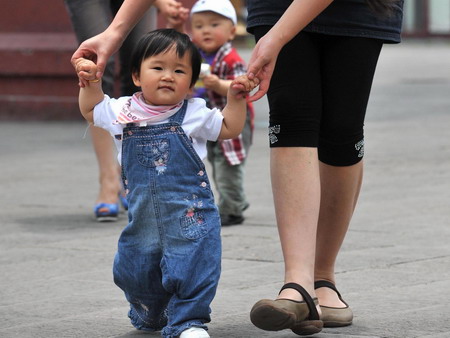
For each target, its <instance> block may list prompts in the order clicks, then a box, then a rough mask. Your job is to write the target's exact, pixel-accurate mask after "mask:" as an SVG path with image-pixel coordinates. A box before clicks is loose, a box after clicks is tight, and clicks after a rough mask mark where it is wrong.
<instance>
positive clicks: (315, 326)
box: [250, 283, 323, 335]
mask: <svg viewBox="0 0 450 338" xmlns="http://www.w3.org/2000/svg"><path fill="white" fill-rule="evenodd" d="M288 288H290V289H295V290H297V291H298V292H299V293H300V294H301V295H302V296H303V299H304V301H301V302H299V301H295V300H291V299H277V300H272V299H262V300H260V301H258V302H257V303H256V304H255V305H254V306H253V308H252V310H251V311H250V320H251V322H252V323H253V325H255V326H256V327H258V328H260V329H262V330H266V331H280V330H284V329H291V330H292V332H294V333H295V334H298V335H311V334H314V333H318V332H320V331H321V330H322V327H323V323H322V321H321V320H320V318H319V314H318V312H317V309H316V306H317V304H318V300H317V298H314V299H313V298H311V296H310V295H309V293H308V292H307V291H306V290H305V289H304V288H303V287H301V286H300V285H298V284H296V283H287V284H285V285H284V286H283V287H282V288H281V290H280V292H281V291H283V290H284V289H288Z"/></svg>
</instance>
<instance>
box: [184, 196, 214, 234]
mask: <svg viewBox="0 0 450 338" xmlns="http://www.w3.org/2000/svg"><path fill="white" fill-rule="evenodd" d="M185 201H187V202H188V204H189V206H188V208H187V209H186V213H185V214H184V215H183V216H182V217H181V231H182V233H183V236H184V237H186V238H187V239H198V238H200V237H203V236H205V235H206V234H207V232H208V229H207V227H206V221H205V217H204V216H203V212H202V211H201V208H202V207H203V201H202V200H199V199H198V197H197V195H195V194H193V195H192V197H191V198H185Z"/></svg>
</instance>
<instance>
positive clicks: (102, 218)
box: [97, 216, 119, 222]
mask: <svg viewBox="0 0 450 338" xmlns="http://www.w3.org/2000/svg"><path fill="white" fill-rule="evenodd" d="M118 219H119V218H118V217H117V216H100V217H97V222H115V221H117V220H118Z"/></svg>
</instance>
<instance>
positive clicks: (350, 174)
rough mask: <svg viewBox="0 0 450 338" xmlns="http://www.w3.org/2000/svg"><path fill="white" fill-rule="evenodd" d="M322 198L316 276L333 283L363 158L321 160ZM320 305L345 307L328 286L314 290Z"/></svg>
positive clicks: (354, 204) (361, 174)
mask: <svg viewBox="0 0 450 338" xmlns="http://www.w3.org/2000/svg"><path fill="white" fill-rule="evenodd" d="M319 167H320V183H321V187H322V189H321V201H320V213H319V223H318V227H317V249H316V265H315V279H316V280H327V281H330V282H333V283H335V275H334V272H335V271H334V265H335V263H336V258H337V255H338V253H339V250H340V248H341V245H342V243H343V241H344V238H345V235H346V233H347V230H348V227H349V224H350V220H351V218H352V215H353V211H354V209H355V206H356V203H357V201H358V196H359V192H360V189H361V183H362V177H363V161H360V162H358V163H357V164H355V165H352V166H347V167H335V166H330V165H327V164H324V163H322V162H320V165H319ZM316 293H317V296H318V297H319V301H320V304H321V305H327V306H334V307H344V306H345V304H343V303H342V302H341V301H340V300H339V298H338V297H337V295H336V293H335V292H334V291H332V290H331V289H329V288H320V289H318V290H316Z"/></svg>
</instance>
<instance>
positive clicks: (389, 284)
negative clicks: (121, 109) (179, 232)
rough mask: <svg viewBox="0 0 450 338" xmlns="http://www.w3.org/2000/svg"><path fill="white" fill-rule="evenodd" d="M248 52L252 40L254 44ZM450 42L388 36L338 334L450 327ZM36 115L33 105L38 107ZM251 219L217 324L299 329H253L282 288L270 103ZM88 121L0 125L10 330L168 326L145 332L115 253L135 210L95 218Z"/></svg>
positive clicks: (254, 169) (230, 246)
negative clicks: (256, 307)
mask: <svg viewBox="0 0 450 338" xmlns="http://www.w3.org/2000/svg"><path fill="white" fill-rule="evenodd" d="M243 53H244V54H245V55H248V53H249V51H243ZM449 60H450V42H437V43H411V42H409V43H408V42H405V43H404V44H402V45H400V46H386V47H385V50H384V51H383V53H382V57H381V59H380V64H379V69H378V72H377V75H376V79H375V83H374V88H373V95H372V98H371V102H370V107H369V110H368V118H367V123H366V143H367V146H366V172H365V182H364V185H363V191H362V195H361V199H360V202H359V206H358V208H357V211H356V214H355V216H354V219H353V222H352V225H351V229H350V231H349V233H348V236H347V239H346V242H345V244H344V247H343V249H342V252H341V255H340V258H339V265H338V267H337V272H338V275H337V279H338V287H339V288H340V290H341V293H342V294H343V295H344V296H345V299H346V300H347V301H348V302H349V303H350V304H351V306H352V308H353V310H354V312H355V319H354V325H352V326H350V327H347V328H341V329H325V330H324V331H323V332H322V333H320V334H318V335H316V337H318V338H326V337H365V338H367V337H450V321H449V318H450V307H449V306H448V303H449V301H450V293H449V289H450V244H449V243H450V131H449V130H450V71H449V70H450V67H449ZM31 113H32V112H30V114H31ZM257 113H258V114H257V115H258V117H257V119H258V123H257V126H258V128H257V130H256V135H255V144H254V146H253V148H252V150H251V157H250V159H249V162H248V169H247V170H248V173H247V178H248V179H247V182H246V188H247V191H248V196H249V199H250V201H251V207H250V209H249V210H248V211H247V214H246V216H247V220H246V222H245V224H243V225H241V226H235V227H229V228H225V229H223V245H224V254H223V277H222V280H221V283H220V287H219V290H218V295H217V298H216V299H215V301H214V303H213V314H212V318H213V322H212V323H211V325H210V333H211V335H212V337H215V338H226V337H236V338H237V337H239V338H241V337H243V338H253V337H293V336H294V335H293V334H292V333H291V332H288V331H286V332H278V333H268V332H264V331H261V330H258V329H257V328H255V327H253V326H252V324H251V323H250V321H249V316H248V313H249V310H250V308H251V306H252V305H253V303H254V302H255V301H256V300H258V299H260V298H266V297H274V296H275V295H276V293H277V291H278V289H279V288H280V286H281V285H282V270H283V263H282V257H281V252H280V247H279V242H278V239H277V230H276V227H275V221H274V212H273V207H272V200H271V191H270V184H269V174H268V148H267V139H266V129H265V126H266V119H267V108H266V107H265V104H264V102H261V103H259V104H258V106H257ZM84 131H85V125H84V124H83V123H81V122H80V123H76V122H74V123H68V124H63V123H58V122H55V123H45V124H44V123H27V122H25V123H9V122H8V123H1V124H0V140H1V143H0V144H1V147H0V159H1V160H0V161H1V166H0V189H1V194H0V229H1V235H0V286H1V288H0V336H1V337H55V338H60V337H134V336H148V337H158V334H143V333H141V332H137V331H135V330H134V329H133V328H132V327H131V326H130V324H129V322H128V319H127V318H126V312H127V304H126V302H125V300H124V297H123V295H122V293H121V291H120V290H119V289H118V288H117V287H116V286H115V285H114V284H113V282H112V278H111V264H112V259H113V255H114V251H115V247H116V241H117V238H118V235H119V233H120V231H121V228H122V227H123V226H124V224H125V221H126V217H125V215H124V214H123V215H122V216H121V218H120V220H119V221H118V222H115V223H110V224H98V223H96V222H95V221H94V220H93V218H92V215H91V209H92V204H93V201H94V199H95V194H96V190H97V182H96V163H95V158H94V156H93V153H92V151H91V146H90V142H89V140H88V139H83V138H82V137H83V134H84Z"/></svg>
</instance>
